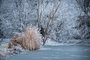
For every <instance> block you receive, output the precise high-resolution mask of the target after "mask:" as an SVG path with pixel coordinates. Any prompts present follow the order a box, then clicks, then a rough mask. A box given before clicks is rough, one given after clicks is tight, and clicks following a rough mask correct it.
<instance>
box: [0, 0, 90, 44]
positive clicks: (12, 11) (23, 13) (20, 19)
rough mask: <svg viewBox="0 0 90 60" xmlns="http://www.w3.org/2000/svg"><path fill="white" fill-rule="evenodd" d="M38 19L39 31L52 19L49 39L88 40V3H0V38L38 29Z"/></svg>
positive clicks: (73, 0) (70, 0) (82, 0)
mask: <svg viewBox="0 0 90 60" xmlns="http://www.w3.org/2000/svg"><path fill="white" fill-rule="evenodd" d="M38 2H40V3H39V7H38ZM37 11H38V12H37ZM38 17H39V18H38ZM38 19H40V22H39V24H40V27H39V28H40V29H43V31H45V28H46V26H47V24H48V21H49V20H50V19H51V20H52V21H51V22H50V25H49V27H48V33H47V36H46V37H47V38H49V39H51V40H55V41H58V42H63V41H67V40H72V39H77V40H87V39H88V40H89V39H90V0H43V1H40V0H0V38H12V37H13V35H14V34H15V32H23V31H24V30H25V28H26V26H28V25H31V24H32V25H34V26H36V27H38ZM43 33H44V32H43ZM43 33H42V34H43Z"/></svg>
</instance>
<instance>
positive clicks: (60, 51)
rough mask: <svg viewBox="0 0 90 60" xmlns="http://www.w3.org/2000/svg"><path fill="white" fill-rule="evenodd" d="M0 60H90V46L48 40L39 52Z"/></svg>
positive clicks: (27, 52) (26, 52) (28, 52)
mask: <svg viewBox="0 0 90 60" xmlns="http://www.w3.org/2000/svg"><path fill="white" fill-rule="evenodd" d="M8 40H10V39H7V41H8ZM4 44H5V43H4ZM0 49H2V48H0ZM2 50H3V49H2ZM0 60H90V45H69V44H60V43H57V42H53V41H50V40H48V41H47V42H46V45H45V46H42V47H41V48H40V49H39V50H36V51H23V52H21V53H20V54H15V55H12V56H7V57H4V58H3V59H0Z"/></svg>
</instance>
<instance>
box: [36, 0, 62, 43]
mask: <svg viewBox="0 0 90 60" xmlns="http://www.w3.org/2000/svg"><path fill="white" fill-rule="evenodd" d="M42 2H43V0H38V8H37V16H38V18H37V21H38V28H39V31H40V29H43V28H42V26H41V23H40V20H41V16H42V12H43V11H44V8H43V9H42V10H41V11H40V5H41V3H42ZM46 6H47V5H46ZM59 6H60V3H59V4H54V5H53V8H52V10H51V11H50V13H49V14H48V22H47V24H46V28H45V29H43V30H44V31H43V37H44V39H43V45H45V43H46V40H47V37H46V35H47V33H48V29H49V27H50V26H51V23H53V20H54V17H55V14H56V12H57V10H58V8H59Z"/></svg>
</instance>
